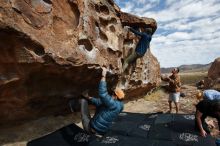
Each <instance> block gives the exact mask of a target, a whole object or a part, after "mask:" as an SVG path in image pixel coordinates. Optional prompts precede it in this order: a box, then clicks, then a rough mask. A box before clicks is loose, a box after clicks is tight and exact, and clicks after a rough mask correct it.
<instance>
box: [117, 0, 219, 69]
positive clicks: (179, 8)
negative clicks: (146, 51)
mask: <svg viewBox="0 0 220 146" xmlns="http://www.w3.org/2000/svg"><path fill="white" fill-rule="evenodd" d="M115 2H116V3H117V4H118V5H119V7H120V8H121V10H122V11H124V12H128V13H132V14H135V15H138V16H141V17H149V18H154V19H155V20H156V21H157V24H158V29H157V31H156V33H155V34H154V36H153V39H152V41H151V52H152V53H153V54H154V55H155V56H156V57H157V59H158V61H159V62H160V65H161V67H174V66H180V65H182V64H207V63H210V62H212V61H214V59H215V58H217V57H220V0H115Z"/></svg>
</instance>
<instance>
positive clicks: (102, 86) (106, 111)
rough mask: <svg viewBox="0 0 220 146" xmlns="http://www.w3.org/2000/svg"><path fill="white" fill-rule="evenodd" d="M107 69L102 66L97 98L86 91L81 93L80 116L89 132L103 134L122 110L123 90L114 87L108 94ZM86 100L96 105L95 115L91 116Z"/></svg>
mask: <svg viewBox="0 0 220 146" xmlns="http://www.w3.org/2000/svg"><path fill="white" fill-rule="evenodd" d="M106 73H107V69H106V68H105V67H103V68H102V78H101V81H100V83H99V91H98V92H99V98H95V97H91V96H89V95H88V92H83V93H82V96H83V98H82V100H81V118H82V125H83V128H84V130H86V131H87V132H89V133H91V134H101V135H103V134H105V133H106V132H107V131H108V130H109V128H110V126H111V125H112V122H113V121H114V120H115V119H116V118H117V116H118V115H119V113H120V112H121V111H122V110H123V106H124V104H123V102H122V100H123V99H124V96H125V95H124V92H123V91H122V90H121V89H119V88H116V89H115V90H114V92H113V94H112V95H109V93H108V91H107V84H106ZM88 101H89V102H90V103H92V104H93V105H95V106H96V112H95V115H94V116H93V117H92V118H91V116H90V112H89V109H88Z"/></svg>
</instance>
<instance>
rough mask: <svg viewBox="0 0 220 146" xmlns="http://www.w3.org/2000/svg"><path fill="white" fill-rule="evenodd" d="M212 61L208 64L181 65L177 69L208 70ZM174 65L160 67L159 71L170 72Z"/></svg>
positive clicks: (187, 70) (184, 70)
mask: <svg viewBox="0 0 220 146" xmlns="http://www.w3.org/2000/svg"><path fill="white" fill-rule="evenodd" d="M211 64H212V62H211V63H209V64H191V65H181V66H179V69H180V71H181V72H200V71H208V70H209V68H210V66H211ZM173 68H174V67H168V68H161V69H160V71H161V73H170V72H171V70H172V69H173Z"/></svg>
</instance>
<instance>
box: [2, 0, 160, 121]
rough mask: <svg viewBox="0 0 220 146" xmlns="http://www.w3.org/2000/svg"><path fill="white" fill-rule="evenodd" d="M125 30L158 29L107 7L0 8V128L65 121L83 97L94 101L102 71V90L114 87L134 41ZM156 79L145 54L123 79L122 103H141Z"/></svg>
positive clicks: (72, 3) (67, 2) (95, 1)
mask: <svg viewBox="0 0 220 146" xmlns="http://www.w3.org/2000/svg"><path fill="white" fill-rule="evenodd" d="M124 25H130V26H146V27H151V28H153V30H154V31H155V30H156V28H157V25H156V22H155V20H154V19H151V18H139V17H137V16H134V15H130V14H127V13H123V12H121V11H120V9H119V7H118V6H117V5H115V3H114V2H113V0H1V1H0V40H1V41H0V49H1V53H0V89H1V91H0V111H1V112H0V117H1V120H0V124H1V125H4V124H6V123H7V124H10V123H14V121H23V120H27V119H34V118H38V117H41V116H47V115H56V114H65V113H67V112H68V106H67V103H68V100H69V99H70V98H79V95H80V94H81V92H82V91H83V90H85V89H90V91H91V94H92V95H97V87H98V82H99V80H100V74H101V69H100V66H102V65H107V66H108V67H109V68H111V70H112V72H113V75H111V76H110V77H108V83H109V87H111V86H113V85H114V84H116V83H117V82H118V79H119V77H120V76H121V70H122V60H123V58H124V57H126V56H128V55H129V53H130V52H131V51H132V50H133V49H134V48H135V46H136V44H137V41H138V39H139V38H137V36H135V35H134V34H132V33H131V32H128V31H126V30H125V29H123V27H124ZM159 77H160V66H159V63H158V61H157V59H156V58H155V57H154V56H153V55H152V54H151V52H150V50H148V52H147V53H146V55H145V56H144V57H143V58H141V59H139V60H138V61H137V63H136V67H135V70H134V69H130V70H129V71H128V72H127V74H126V81H125V83H124V85H125V86H124V88H125V91H126V93H127V96H126V98H127V99H131V98H136V97H139V96H142V95H144V94H145V93H147V92H148V91H150V90H151V89H153V88H155V87H156V86H157V85H158V84H159V82H160V78H159Z"/></svg>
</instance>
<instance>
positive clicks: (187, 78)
mask: <svg viewBox="0 0 220 146" xmlns="http://www.w3.org/2000/svg"><path fill="white" fill-rule="evenodd" d="M206 76H207V72H192V73H180V78H181V82H182V84H185V85H195V84H196V83H197V82H199V81H201V80H202V79H204V77H206Z"/></svg>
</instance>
